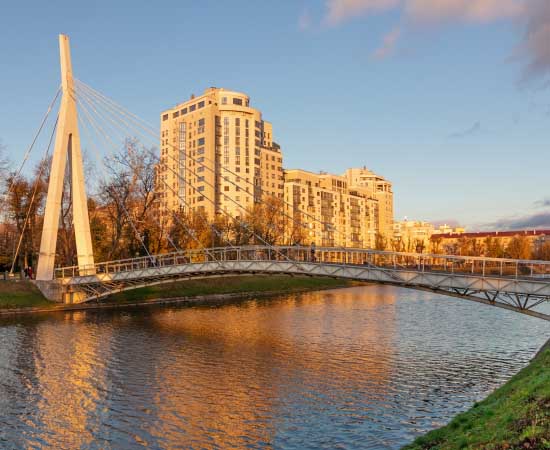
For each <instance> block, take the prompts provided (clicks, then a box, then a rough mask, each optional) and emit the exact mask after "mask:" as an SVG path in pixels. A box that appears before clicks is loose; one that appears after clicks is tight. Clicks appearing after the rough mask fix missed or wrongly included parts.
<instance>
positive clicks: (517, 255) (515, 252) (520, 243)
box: [506, 235, 531, 259]
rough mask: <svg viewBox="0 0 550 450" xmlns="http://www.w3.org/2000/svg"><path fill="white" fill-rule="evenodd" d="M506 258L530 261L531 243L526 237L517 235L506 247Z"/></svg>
mask: <svg viewBox="0 0 550 450" xmlns="http://www.w3.org/2000/svg"><path fill="white" fill-rule="evenodd" d="M506 256H507V257H508V258H512V259H530V258H531V243H530V242H529V239H527V237H526V236H522V235H517V236H514V237H513V238H512V239H510V242H509V243H508V245H507V246H506Z"/></svg>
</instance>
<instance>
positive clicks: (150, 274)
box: [55, 246, 550, 320]
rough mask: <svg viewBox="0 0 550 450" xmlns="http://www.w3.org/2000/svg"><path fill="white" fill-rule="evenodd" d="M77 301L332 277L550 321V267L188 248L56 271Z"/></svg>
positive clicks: (355, 252) (328, 251)
mask: <svg viewBox="0 0 550 450" xmlns="http://www.w3.org/2000/svg"><path fill="white" fill-rule="evenodd" d="M55 273H56V282H57V283H58V285H59V286H60V287H62V288H63V290H64V291H66V292H67V293H71V292H72V293H73V294H74V293H76V294H77V295H76V296H75V298H80V299H82V300H92V299H98V298H101V297H105V296H108V295H110V294H112V293H115V292H120V291H125V290H129V289H135V288H139V287H143V286H148V285H152V284H159V283H165V282H170V281H174V280H181V279H188V278H197V277H212V276H225V275H238V274H286V275H307V276H320V277H333V278H342V279H349V280H357V281H366V282H376V283H385V284H392V285H397V286H402V287H407V288H414V289H426V290H430V291H434V292H439V293H442V294H445V295H451V296H455V297H462V298H465V299H468V300H473V301H476V302H479V303H485V304H488V305H493V306H498V307H501V308H506V309H510V310H514V311H518V312H522V313H525V314H529V315H532V316H535V317H540V318H543V319H547V320H550V315H548V314H545V313H543V312H540V311H537V310H536V309H535V308H536V307H537V306H539V305H540V304H542V303H544V302H546V301H548V300H550V283H549V282H548V277H550V262H544V261H520V260H511V259H496V258H481V257H460V256H447V255H422V254H415V253H396V252H381V251H376V250H362V249H337V248H318V249H316V250H315V252H314V253H313V254H312V251H311V248H309V247H297V246H293V247H281V246H249V247H233V248H231V247H224V248H211V249H201V250H188V251H182V252H176V253H170V254H165V255H157V256H147V257H140V258H135V259H127V260H121V261H111V262H106V263H99V264H95V265H94V266H90V267H78V266H74V267H65V268H60V269H57V270H56V272H55Z"/></svg>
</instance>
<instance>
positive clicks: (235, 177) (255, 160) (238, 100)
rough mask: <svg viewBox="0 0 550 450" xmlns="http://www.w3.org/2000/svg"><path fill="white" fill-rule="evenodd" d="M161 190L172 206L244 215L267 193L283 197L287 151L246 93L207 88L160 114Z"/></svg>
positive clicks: (163, 202) (163, 201)
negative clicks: (281, 146)
mask: <svg viewBox="0 0 550 450" xmlns="http://www.w3.org/2000/svg"><path fill="white" fill-rule="evenodd" d="M160 123H161V126H160V129H161V131H160V143H161V145H160V162H159V165H158V168H157V190H158V194H159V206H160V212H161V214H162V215H165V214H167V213H169V212H171V211H177V210H183V211H185V212H193V211H194V212H204V213H205V214H206V215H207V216H208V217H209V218H213V217H214V216H215V214H224V212H225V215H227V216H231V217H241V216H243V215H244V214H245V210H246V209H248V208H251V207H252V206H253V205H254V203H259V202H261V200H262V197H263V196H266V195H274V196H277V197H282V196H283V156H282V153H281V149H280V147H279V146H278V145H277V144H276V143H275V142H274V141H273V128H272V125H271V123H269V122H267V121H264V120H263V118H262V113H261V112H260V111H259V110H257V109H255V108H253V107H251V106H250V98H249V97H248V96H247V95H246V94H243V93H241V92H235V91H230V90H226V89H223V88H215V87H212V88H209V89H206V90H205V91H204V93H203V95H201V96H197V97H195V96H191V99H190V100H188V101H186V102H183V103H180V104H178V105H176V106H175V107H173V108H171V109H168V110H166V111H163V112H162V113H161V116H160Z"/></svg>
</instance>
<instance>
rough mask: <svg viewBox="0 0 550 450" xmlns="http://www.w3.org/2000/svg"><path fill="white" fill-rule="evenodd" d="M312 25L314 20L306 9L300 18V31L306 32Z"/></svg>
mask: <svg viewBox="0 0 550 450" xmlns="http://www.w3.org/2000/svg"><path fill="white" fill-rule="evenodd" d="M311 25H312V19H311V12H310V11H309V9H307V8H305V9H304V10H303V11H302V14H301V15H300V17H299V18H298V29H299V30H301V31H306V30H309V29H310V28H311Z"/></svg>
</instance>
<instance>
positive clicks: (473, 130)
mask: <svg viewBox="0 0 550 450" xmlns="http://www.w3.org/2000/svg"><path fill="white" fill-rule="evenodd" d="M481 131H482V127H481V122H475V123H474V124H473V125H472V126H471V127H469V128H466V129H465V130H461V131H457V132H455V133H451V134H449V136H448V137H449V138H451V139H462V138H466V137H469V136H474V135H476V134H479V133H481Z"/></svg>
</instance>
